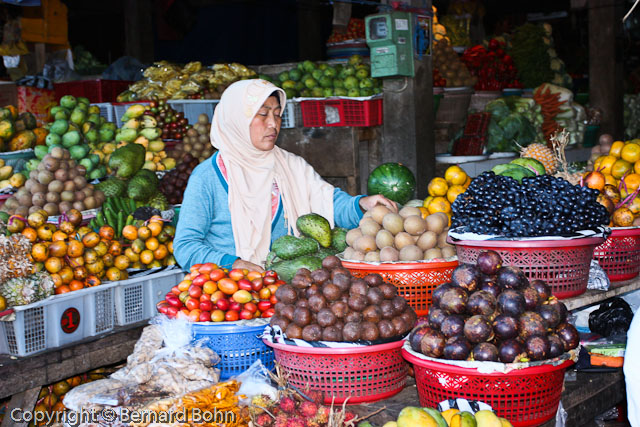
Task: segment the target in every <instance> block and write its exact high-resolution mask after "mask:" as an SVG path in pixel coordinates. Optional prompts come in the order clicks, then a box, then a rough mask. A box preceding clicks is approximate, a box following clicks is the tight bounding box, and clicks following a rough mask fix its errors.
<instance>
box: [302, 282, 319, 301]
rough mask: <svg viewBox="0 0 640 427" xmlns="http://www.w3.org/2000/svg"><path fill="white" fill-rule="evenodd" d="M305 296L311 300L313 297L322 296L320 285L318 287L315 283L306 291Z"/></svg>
mask: <svg viewBox="0 0 640 427" xmlns="http://www.w3.org/2000/svg"><path fill="white" fill-rule="evenodd" d="M304 294H305V296H306V297H307V298H311V296H312V295H322V290H321V289H320V286H319V285H316V284H315V283H314V284H313V285H311V286H309V287H308V288H307V289H305V291H304Z"/></svg>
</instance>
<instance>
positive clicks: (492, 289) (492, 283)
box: [480, 276, 502, 298]
mask: <svg viewBox="0 0 640 427" xmlns="http://www.w3.org/2000/svg"><path fill="white" fill-rule="evenodd" d="M480 290H481V291H486V292H489V293H490V294H491V295H493V296H494V297H495V298H498V295H500V292H502V288H501V287H500V285H498V282H497V279H496V277H495V276H485V277H483V278H482V280H481V282H480Z"/></svg>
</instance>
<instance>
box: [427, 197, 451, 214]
mask: <svg viewBox="0 0 640 427" xmlns="http://www.w3.org/2000/svg"><path fill="white" fill-rule="evenodd" d="M427 209H429V213H430V214H433V213H436V212H444V213H449V212H451V204H450V203H449V201H448V200H447V199H445V198H444V197H434V198H433V200H432V201H431V203H429V206H427Z"/></svg>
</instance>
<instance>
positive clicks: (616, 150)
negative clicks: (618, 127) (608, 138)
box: [609, 141, 624, 158]
mask: <svg viewBox="0 0 640 427" xmlns="http://www.w3.org/2000/svg"><path fill="white" fill-rule="evenodd" d="M623 148H624V142H622V141H615V142H614V143H613V144H611V149H610V150H609V155H610V156H615V157H618V158H620V154H621V153H622V149H623Z"/></svg>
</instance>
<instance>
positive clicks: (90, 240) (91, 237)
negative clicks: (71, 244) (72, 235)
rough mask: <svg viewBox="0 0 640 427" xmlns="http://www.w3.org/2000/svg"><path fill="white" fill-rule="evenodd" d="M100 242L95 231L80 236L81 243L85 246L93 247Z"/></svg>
mask: <svg viewBox="0 0 640 427" xmlns="http://www.w3.org/2000/svg"><path fill="white" fill-rule="evenodd" d="M98 243H100V236H99V235H98V233H96V232H95V231H90V232H88V233H87V234H85V235H84V236H82V244H83V245H84V247H85V248H95V247H96V246H97V245H98Z"/></svg>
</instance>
